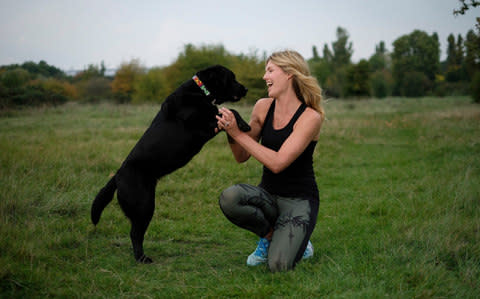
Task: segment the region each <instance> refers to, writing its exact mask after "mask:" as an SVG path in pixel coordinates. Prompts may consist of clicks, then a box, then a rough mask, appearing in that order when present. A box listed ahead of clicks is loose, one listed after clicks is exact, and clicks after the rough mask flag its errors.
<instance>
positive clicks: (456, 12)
mask: <svg viewBox="0 0 480 299" xmlns="http://www.w3.org/2000/svg"><path fill="white" fill-rule="evenodd" d="M459 1H460V8H458V9H454V10H453V14H454V15H455V16H458V15H464V14H465V13H466V12H467V11H468V10H469V9H470V8H475V7H477V6H480V1H478V0H470V1H469V2H468V3H467V1H465V0H459ZM476 27H477V30H478V32H479V33H480V18H477V24H476Z"/></svg>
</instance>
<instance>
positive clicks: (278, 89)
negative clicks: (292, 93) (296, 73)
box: [263, 60, 291, 98]
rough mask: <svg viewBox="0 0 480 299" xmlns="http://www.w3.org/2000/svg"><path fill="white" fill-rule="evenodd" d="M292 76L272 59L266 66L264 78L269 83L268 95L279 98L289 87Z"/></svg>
mask: <svg viewBox="0 0 480 299" xmlns="http://www.w3.org/2000/svg"><path fill="white" fill-rule="evenodd" d="M290 78H291V76H290V75H288V74H287V73H285V72H284V71H283V70H282V69H281V68H280V67H279V66H277V65H276V64H274V63H273V62H272V61H271V60H270V61H269V62H268V63H267V65H266V66H265V75H263V80H265V82H266V83H267V88H268V96H269V97H271V98H278V97H279V95H280V94H282V92H283V91H285V90H286V89H287V88H288V86H289V84H290V80H289V79H290Z"/></svg>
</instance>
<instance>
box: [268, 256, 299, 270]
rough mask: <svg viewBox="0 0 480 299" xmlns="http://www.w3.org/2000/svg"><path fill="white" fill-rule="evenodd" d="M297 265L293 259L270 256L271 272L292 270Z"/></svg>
mask: <svg viewBox="0 0 480 299" xmlns="http://www.w3.org/2000/svg"><path fill="white" fill-rule="evenodd" d="M294 266H295V263H294V261H293V260H289V259H286V258H285V257H282V256H270V254H269V256H268V268H269V269H270V271H271V272H285V271H289V270H292V269H293V268H294Z"/></svg>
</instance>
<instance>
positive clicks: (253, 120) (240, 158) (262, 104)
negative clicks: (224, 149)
mask: <svg viewBox="0 0 480 299" xmlns="http://www.w3.org/2000/svg"><path fill="white" fill-rule="evenodd" d="M271 102H272V99H260V100H258V101H257V103H256V104H255V106H254V107H253V110H252V115H251V117H250V123H249V124H250V127H251V130H250V131H249V132H246V133H245V134H246V135H247V136H249V137H250V138H251V139H252V140H254V141H255V142H257V143H258V140H259V139H260V133H261V132H262V127H263V122H264V120H265V116H266V115H267V111H268V107H270V105H269V103H271ZM222 109H224V108H222ZM227 111H228V112H227V113H231V112H230V110H228V109H227ZM217 119H219V120H220V119H221V118H219V117H217ZM230 126H231V127H237V124H236V121H235V120H234V121H232V122H231V124H230ZM237 128H238V127H237ZM227 137H228V143H229V145H230V149H231V150H232V153H233V156H234V157H235V160H236V161H237V162H238V163H243V162H245V161H247V160H248V159H249V158H250V153H249V152H248V151H246V150H245V149H244V148H243V147H242V146H241V145H240V144H239V143H237V142H236V141H235V139H234V138H232V137H231V136H230V135H228V133H227Z"/></svg>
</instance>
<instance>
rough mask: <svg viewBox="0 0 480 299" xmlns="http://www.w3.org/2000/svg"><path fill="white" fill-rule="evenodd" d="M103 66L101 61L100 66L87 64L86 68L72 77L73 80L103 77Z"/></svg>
mask: <svg viewBox="0 0 480 299" xmlns="http://www.w3.org/2000/svg"><path fill="white" fill-rule="evenodd" d="M105 70H106V68H105V65H104V64H103V61H102V62H101V64H100V66H98V65H95V64H89V65H88V67H87V68H86V69H84V70H82V71H80V72H78V73H77V74H76V75H75V76H74V80H76V81H78V80H89V79H92V78H98V77H104V76H105Z"/></svg>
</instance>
